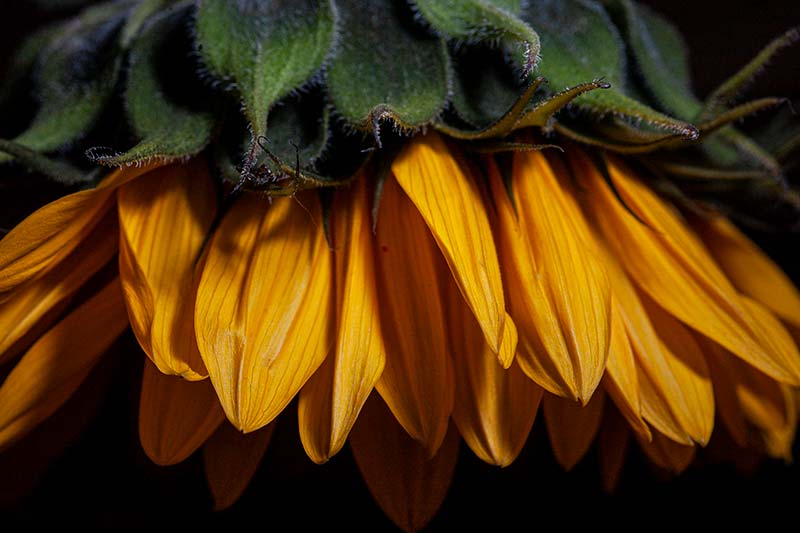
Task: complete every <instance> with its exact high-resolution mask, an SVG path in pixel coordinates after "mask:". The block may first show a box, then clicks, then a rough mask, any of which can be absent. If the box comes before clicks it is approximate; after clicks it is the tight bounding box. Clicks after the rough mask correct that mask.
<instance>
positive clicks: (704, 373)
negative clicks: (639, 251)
mask: <svg viewBox="0 0 800 533" xmlns="http://www.w3.org/2000/svg"><path fill="white" fill-rule="evenodd" d="M642 302H643V303H644V307H645V309H646V310H647V315H648V317H649V318H650V322H651V323H652V325H653V329H655V331H656V334H657V335H658V337H659V338H660V339H661V341H662V342H663V345H662V347H663V350H662V353H663V354H664V356H665V358H666V360H667V363H668V364H669V367H670V370H671V371H672V374H673V375H674V376H675V378H676V379H677V381H678V383H679V384H680V386H681V392H682V394H683V397H684V399H685V400H686V403H687V406H688V408H689V412H687V413H684V416H683V417H682V424H683V426H684V428H685V429H686V430H687V432H688V433H689V436H690V437H691V438H692V440H693V441H694V442H696V443H698V444H700V445H705V444H706V443H708V440H709V439H710V438H711V432H712V431H713V429H714V387H713V385H712V384H711V374H710V371H709V369H708V364H707V363H706V359H705V356H704V355H703V350H702V349H701V348H700V346H699V345H698V344H697V341H696V340H695V337H694V335H693V334H692V332H691V331H690V330H689V329H688V328H687V327H686V326H684V325H683V324H681V323H680V322H678V320H677V319H675V317H673V316H672V315H670V314H669V313H667V312H666V311H664V310H663V309H661V307H659V306H658V304H656V303H655V302H653V301H652V300H650V298H649V297H648V296H646V295H644V294H643V295H642Z"/></svg>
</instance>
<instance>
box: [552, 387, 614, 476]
mask: <svg viewBox="0 0 800 533" xmlns="http://www.w3.org/2000/svg"><path fill="white" fill-rule="evenodd" d="M605 399H606V397H605V393H604V391H603V389H598V390H597V391H595V393H594V395H593V396H592V399H591V400H590V401H589V403H588V404H586V405H585V406H581V405H580V404H579V403H577V402H574V401H572V400H567V399H565V398H560V397H558V396H554V395H552V394H546V395H545V397H544V400H542V408H543V409H544V420H545V422H546V424H547V436H548V437H549V439H550V446H551V447H552V449H553V455H555V457H556V461H558V464H560V465H561V466H562V468H564V469H565V470H571V469H572V468H573V467H574V466H575V465H576V464H578V462H579V461H580V460H581V459H582V458H583V456H584V455H586V452H588V451H589V447H590V446H591V445H592V441H593V440H594V438H595V436H596V435H597V430H598V429H600V422H601V421H602V420H603V408H604V407H605Z"/></svg>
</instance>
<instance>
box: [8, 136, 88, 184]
mask: <svg viewBox="0 0 800 533" xmlns="http://www.w3.org/2000/svg"><path fill="white" fill-rule="evenodd" d="M0 153H6V154H9V155H11V156H14V158H16V160H17V161H19V162H20V163H22V164H23V165H25V166H26V167H27V168H29V169H30V170H32V171H34V172H38V173H40V174H43V175H45V176H47V177H48V178H51V179H53V180H54V181H57V182H59V183H63V184H64V185H74V184H76V183H88V182H90V181H91V180H92V179H93V178H94V176H93V175H92V173H90V172H83V171H81V170H80V169H77V168H75V167H73V166H72V165H70V164H69V163H66V162H64V161H59V160H57V159H52V158H49V157H47V156H45V155H42V154H40V153H38V152H35V151H33V150H31V149H30V148H28V147H27V146H25V145H22V144H19V143H15V142H13V141H6V140H3V139H0Z"/></svg>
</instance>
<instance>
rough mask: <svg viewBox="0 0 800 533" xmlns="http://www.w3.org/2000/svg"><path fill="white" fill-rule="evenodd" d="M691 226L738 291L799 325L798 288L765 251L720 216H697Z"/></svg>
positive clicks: (799, 302) (799, 300) (799, 296)
mask: <svg viewBox="0 0 800 533" xmlns="http://www.w3.org/2000/svg"><path fill="white" fill-rule="evenodd" d="M692 226H693V227H694V228H696V229H697V230H698V233H699V235H700V237H701V238H702V239H703V242H704V243H705V245H706V246H707V247H708V249H709V250H710V251H711V253H712V255H713V256H714V258H715V259H716V260H717V263H718V264H719V266H720V267H722V270H724V271H725V274H726V275H727V276H728V278H729V279H730V280H731V282H733V285H734V286H735V287H736V288H737V289H738V290H739V291H740V292H742V293H744V294H746V295H747V296H749V297H750V298H752V299H753V300H756V301H757V302H759V303H761V304H763V305H765V306H766V307H767V308H769V310H770V311H772V312H773V313H775V314H776V315H778V317H780V318H781V319H782V320H785V321H786V322H789V323H791V324H793V325H795V326H797V327H800V291H798V290H797V287H795V286H794V283H792V281H791V280H790V279H789V277H788V276H787V275H786V274H785V273H784V272H783V271H782V270H781V268H780V267H779V266H778V265H776V264H775V263H774V262H773V261H772V260H771V259H770V258H769V256H767V254H765V253H764V252H763V251H762V250H761V249H760V248H759V247H758V246H756V244H755V243H754V242H753V241H751V240H750V239H749V238H747V236H746V235H745V234H744V233H742V232H741V231H740V230H739V229H738V228H737V227H736V226H734V225H733V223H732V222H731V221H729V220H728V219H727V218H725V217H723V216H721V215H716V216H712V215H709V217H703V218H701V217H697V218H696V219H695V220H693V221H692Z"/></svg>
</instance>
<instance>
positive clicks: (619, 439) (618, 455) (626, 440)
mask: <svg viewBox="0 0 800 533" xmlns="http://www.w3.org/2000/svg"><path fill="white" fill-rule="evenodd" d="M650 439H652V436H650V437H649V438H648V439H646V440H645V441H646V442H648V441H649V440H650ZM630 441H631V433H630V431H628V425H627V422H626V420H625V419H624V418H623V417H622V416H620V413H619V412H618V411H617V410H616V409H608V408H606V412H605V415H604V417H603V422H602V425H601V426H600V434H599V435H598V436H597V451H598V457H599V462H600V475H601V477H602V479H603V489H605V491H606V492H613V491H614V489H616V487H617V485H618V484H619V478H620V475H621V474H622V467H623V465H624V464H625V457H626V456H627V453H628V448H629V447H630V446H629V445H630Z"/></svg>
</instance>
